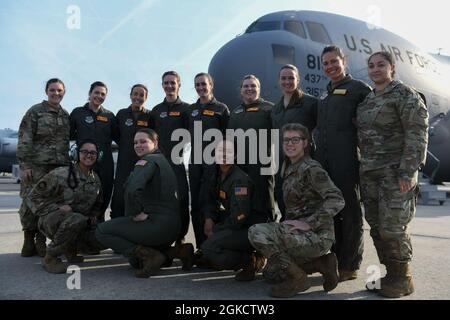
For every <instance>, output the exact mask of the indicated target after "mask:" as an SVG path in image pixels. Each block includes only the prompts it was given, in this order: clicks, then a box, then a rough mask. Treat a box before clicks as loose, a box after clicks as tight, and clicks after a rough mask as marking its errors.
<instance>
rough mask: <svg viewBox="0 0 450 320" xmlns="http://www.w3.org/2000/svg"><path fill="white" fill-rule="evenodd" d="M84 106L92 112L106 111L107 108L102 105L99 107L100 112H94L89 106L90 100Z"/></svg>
mask: <svg viewBox="0 0 450 320" xmlns="http://www.w3.org/2000/svg"><path fill="white" fill-rule="evenodd" d="M84 107H85V108H86V109H87V110H89V111H90V112H92V113H94V114H100V113H104V112H105V108H103V106H102V105H101V106H100V108H98V112H94V111H93V110H92V109H91V108H89V102H87V103H86V104H85V105H84Z"/></svg>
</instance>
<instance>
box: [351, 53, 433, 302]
mask: <svg viewBox="0 0 450 320" xmlns="http://www.w3.org/2000/svg"><path fill="white" fill-rule="evenodd" d="M368 67H369V76H370V78H371V79H372V80H373V82H374V83H375V89H374V90H373V91H372V92H371V93H370V94H369V95H368V96H367V98H366V99H365V100H364V102H362V103H361V104H360V105H359V106H358V113H357V125H358V144H359V148H360V150H361V165H360V177H361V195H362V199H363V202H364V208H365V217H366V220H367V222H368V223H369V225H370V228H371V229H370V235H371V236H372V239H373V242H374V245H375V248H376V250H377V253H378V258H379V259H380V262H381V263H382V264H384V265H385V266H386V271H387V275H386V277H384V278H382V279H381V288H380V290H376V291H377V292H378V293H380V294H381V295H383V296H386V297H390V298H398V297H401V296H404V295H409V294H411V293H413V292H414V285H413V282H412V276H411V271H410V266H409V263H410V261H411V259H412V246H411V239H410V236H409V232H408V224H409V223H410V222H411V220H412V218H413V216H414V214H415V210H416V198H417V193H418V183H417V177H418V170H419V167H420V166H421V165H422V164H424V163H425V156H426V149H427V142H428V111H427V108H426V105H425V103H424V101H423V100H422V98H421V96H420V95H419V93H418V92H416V91H415V90H413V89H412V88H410V87H408V86H406V85H404V84H403V83H402V82H400V81H396V80H394V74H395V64H394V60H393V58H392V55H391V54H389V53H386V52H377V53H374V54H373V55H372V56H370V58H369V62H368ZM368 289H369V287H368Z"/></svg>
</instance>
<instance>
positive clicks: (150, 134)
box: [135, 128, 159, 144]
mask: <svg viewBox="0 0 450 320" xmlns="http://www.w3.org/2000/svg"><path fill="white" fill-rule="evenodd" d="M141 132H142V133H145V134H146V135H147V136H148V138H149V139H150V140H152V142H153V143H155V144H156V143H158V140H159V136H158V134H157V133H156V131H155V130H153V129H148V128H146V129H139V130H138V131H136V134H138V133H141ZM136 134H135V136H136Z"/></svg>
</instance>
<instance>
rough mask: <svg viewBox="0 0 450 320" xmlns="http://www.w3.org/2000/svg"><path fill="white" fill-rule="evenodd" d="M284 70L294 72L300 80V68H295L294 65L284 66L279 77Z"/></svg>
mask: <svg viewBox="0 0 450 320" xmlns="http://www.w3.org/2000/svg"><path fill="white" fill-rule="evenodd" d="M284 69H289V70H293V71H294V72H295V73H296V74H297V78H298V79H300V72H299V71H298V68H297V67H296V66H294V65H293V64H285V65H284V66H282V67H281V68H280V72H278V77H279V76H280V74H281V71H282V70H284Z"/></svg>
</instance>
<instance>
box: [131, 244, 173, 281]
mask: <svg viewBox="0 0 450 320" xmlns="http://www.w3.org/2000/svg"><path fill="white" fill-rule="evenodd" d="M134 254H135V256H136V257H137V258H139V259H142V269H140V270H136V273H135V275H136V277H138V278H148V277H150V276H152V275H154V274H155V273H156V272H157V271H158V270H159V269H160V268H161V266H162V265H163V264H164V262H166V257H165V256H164V255H163V254H162V253H161V252H159V251H157V250H155V249H152V248H149V247H144V246H141V245H139V246H138V247H137V248H136V250H135V252H134Z"/></svg>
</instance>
